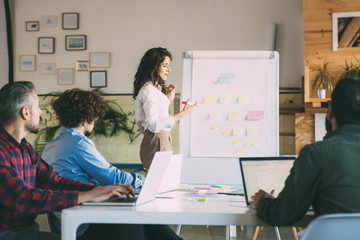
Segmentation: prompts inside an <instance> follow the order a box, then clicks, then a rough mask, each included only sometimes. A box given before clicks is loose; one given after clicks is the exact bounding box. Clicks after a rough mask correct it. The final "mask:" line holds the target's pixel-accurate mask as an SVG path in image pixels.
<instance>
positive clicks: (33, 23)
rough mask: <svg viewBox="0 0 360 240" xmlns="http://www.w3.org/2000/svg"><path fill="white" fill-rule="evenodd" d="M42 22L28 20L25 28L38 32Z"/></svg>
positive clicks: (28, 30)
mask: <svg viewBox="0 0 360 240" xmlns="http://www.w3.org/2000/svg"><path fill="white" fill-rule="evenodd" d="M39 29H40V24H39V21H26V22H25V30H26V31H27V32H36V31H39Z"/></svg>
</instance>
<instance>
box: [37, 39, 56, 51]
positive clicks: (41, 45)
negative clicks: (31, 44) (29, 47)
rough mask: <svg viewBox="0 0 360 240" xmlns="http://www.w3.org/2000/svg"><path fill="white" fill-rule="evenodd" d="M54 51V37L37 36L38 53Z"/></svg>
mask: <svg viewBox="0 0 360 240" xmlns="http://www.w3.org/2000/svg"><path fill="white" fill-rule="evenodd" d="M54 52H55V38H54V37H39V40H38V53H54Z"/></svg>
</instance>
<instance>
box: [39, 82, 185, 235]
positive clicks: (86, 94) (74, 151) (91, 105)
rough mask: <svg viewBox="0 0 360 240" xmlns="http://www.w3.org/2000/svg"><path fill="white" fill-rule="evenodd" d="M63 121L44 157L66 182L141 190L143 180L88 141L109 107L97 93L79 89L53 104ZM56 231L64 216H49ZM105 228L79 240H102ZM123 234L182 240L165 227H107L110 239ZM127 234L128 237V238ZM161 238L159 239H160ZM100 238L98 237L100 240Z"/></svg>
mask: <svg viewBox="0 0 360 240" xmlns="http://www.w3.org/2000/svg"><path fill="white" fill-rule="evenodd" d="M52 107H53V109H54V111H55V113H56V115H57V118H58V119H59V121H60V124H61V126H62V127H61V129H60V132H59V134H58V135H57V136H56V137H55V139H53V140H52V141H50V142H49V143H48V144H47V145H46V147H45V150H44V152H43V155H42V157H43V158H44V159H45V160H46V161H47V162H48V163H50V164H51V165H52V166H53V167H54V170H55V171H57V172H59V173H60V174H61V175H63V176H64V177H66V178H72V179H75V180H77V181H82V182H85V183H93V184H95V185H99V186H102V185H109V184H117V183H120V184H131V185H132V186H133V187H134V188H135V189H139V188H141V186H142V184H143V183H144V180H145V179H144V178H143V177H142V176H140V175H138V174H136V173H128V172H125V171H122V170H119V169H118V168H116V167H115V166H113V165H111V164H110V163H108V162H107V161H106V160H105V158H104V157H103V156H102V155H101V154H100V152H99V151H98V150H97V149H96V147H95V144H94V142H93V141H92V140H91V139H90V138H88V136H90V135H91V133H92V131H93V129H94V126H95V123H96V121H97V120H98V119H100V118H101V117H103V116H104V115H105V112H106V110H107V104H106V103H105V101H104V99H103V98H102V96H101V95H100V94H99V93H97V92H92V91H84V90H81V89H78V88H74V89H71V90H66V91H65V92H64V93H62V94H61V95H60V96H59V97H58V98H57V99H56V100H55V101H53V103H52ZM49 217H50V220H51V225H52V228H53V231H55V232H58V233H60V231H61V214H60V213H59V212H55V213H52V214H49ZM99 228H101V229H104V226H102V224H90V227H89V225H86V226H85V225H82V226H80V228H79V229H78V236H81V235H83V236H84V239H89V238H91V239H99V238H101V231H100V230H99ZM110 231H113V232H114V235H115V236H116V235H119V234H120V232H122V233H121V239H139V237H136V236H134V234H135V233H137V234H139V233H141V232H146V233H145V234H146V236H147V238H148V239H179V238H178V236H177V235H176V234H175V233H174V232H173V231H172V230H171V229H170V228H169V227H168V226H163V225H158V226H155V225H150V226H149V225H148V226H146V225H113V224H109V225H107V236H109V234H110V235H111V233H110ZM126 234H128V235H126ZM153 234H155V235H153ZM159 234H160V235H159ZM97 236H98V237H97ZM109 239H111V237H110V238H109Z"/></svg>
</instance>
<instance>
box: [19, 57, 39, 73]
mask: <svg viewBox="0 0 360 240" xmlns="http://www.w3.org/2000/svg"><path fill="white" fill-rule="evenodd" d="M19 68H20V69H19V70H20V71H21V72H27V71H28V72H32V71H35V69H36V56H35V55H20V56H19Z"/></svg>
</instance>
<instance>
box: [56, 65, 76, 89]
mask: <svg viewBox="0 0 360 240" xmlns="http://www.w3.org/2000/svg"><path fill="white" fill-rule="evenodd" d="M57 72H58V76H57V79H58V81H57V82H58V84H59V85H72V84H74V69H73V68H61V69H58V70H57Z"/></svg>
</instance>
